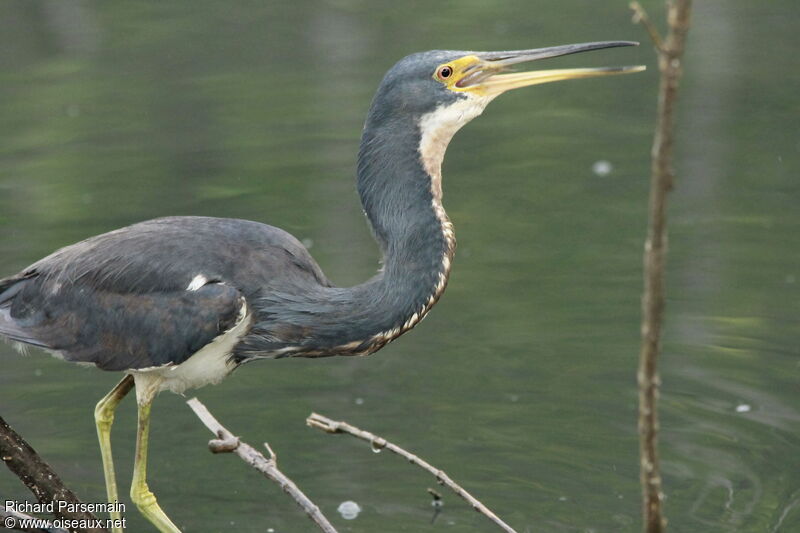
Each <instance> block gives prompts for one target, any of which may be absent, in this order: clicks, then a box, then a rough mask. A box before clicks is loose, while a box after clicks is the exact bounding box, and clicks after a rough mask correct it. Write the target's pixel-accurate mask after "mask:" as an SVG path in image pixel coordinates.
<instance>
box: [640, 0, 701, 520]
mask: <svg viewBox="0 0 800 533" xmlns="http://www.w3.org/2000/svg"><path fill="white" fill-rule="evenodd" d="M667 6H668V21H669V31H668V33H667V39H666V41H665V42H664V43H662V45H661V46H658V47H657V48H658V64H659V71H660V73H661V81H660V84H659V91H658V118H657V123H656V132H655V136H654V139H653V148H652V152H651V155H652V165H651V178H650V200H649V216H648V231H647V241H646V243H645V248H644V293H643V295H642V345H641V351H640V353H639V371H638V374H637V378H638V383H639V454H640V461H641V464H640V478H641V484H642V514H643V518H644V524H643V526H644V531H646V532H647V533H661V532H662V531H664V529H665V528H666V519H665V518H664V515H663V510H662V502H663V500H664V494H663V492H662V488H661V473H660V468H659V460H658V391H659V387H660V384H661V382H660V378H659V376H658V367H657V364H658V357H659V353H660V351H661V330H662V322H663V312H664V263H665V258H666V254H667V218H666V214H667V194H668V193H669V191H670V190H671V189H672V186H673V171H672V147H673V139H674V136H673V121H674V120H673V116H674V108H675V99H676V96H677V92H678V82H679V80H680V77H681V73H682V70H681V58H682V56H683V50H684V46H685V43H686V34H687V32H688V31H689V19H690V13H691V0H675V1H668V2H667ZM643 20H644V19H643ZM645 26H647V24H646V23H645Z"/></svg>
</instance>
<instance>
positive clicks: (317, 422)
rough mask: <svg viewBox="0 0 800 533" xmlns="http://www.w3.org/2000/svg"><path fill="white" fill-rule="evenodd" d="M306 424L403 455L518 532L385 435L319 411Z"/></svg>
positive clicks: (509, 530)
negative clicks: (375, 433)
mask: <svg viewBox="0 0 800 533" xmlns="http://www.w3.org/2000/svg"><path fill="white" fill-rule="evenodd" d="M306 424H308V425H309V426H311V427H312V428H317V429H320V430H322V431H324V432H326V433H348V434H350V435H352V436H354V437H356V438H359V439H361V440H365V441H367V442H369V443H370V445H371V446H372V449H373V450H383V449H386V450H389V451H390V452H392V453H394V454H397V455H399V456H400V457H403V458H404V459H406V460H407V461H408V462H409V463H411V464H415V465H417V466H418V467H420V468H422V469H423V470H427V471H428V472H430V473H431V474H432V475H433V476H434V477H435V478H436V480H437V481H438V482H439V483H440V484H442V485H444V486H446V487H447V488H449V489H450V490H452V491H453V492H455V493H456V494H458V495H459V496H460V497H461V498H463V499H464V500H466V502H467V503H469V504H470V505H471V506H472V508H473V509H475V510H476V511H478V512H479V513H481V514H483V515H485V516H486V517H488V518H489V520H491V521H492V522H494V523H495V524H496V525H497V526H499V527H500V528H501V529H503V530H504V531H506V532H507V533H516V531H515V530H514V529H513V528H512V527H511V526H509V525H508V524H506V523H505V522H503V521H502V520H501V519H500V518H499V517H498V516H497V515H496V514H494V513H493V512H492V511H491V510H490V509H489V508H488V507H486V506H485V505H484V504H483V503H481V502H480V501H479V500H478V499H477V498H475V497H474V496H473V495H472V494H470V493H469V492H467V491H466V490H465V489H464V488H462V487H461V486H460V485H459V484H457V483H456V482H455V481H453V480H452V479H450V476H448V475H447V474H446V473H445V472H444V471H443V470H439V469H438V468H435V467H433V466H432V465H431V464H430V463H428V462H427V461H425V460H424V459H422V458H420V457H418V456H416V455H414V454H413V453H410V452H407V451H406V450H404V449H403V448H401V447H400V446H398V445H396V444H393V443H391V442H389V441H387V440H386V439H384V438H383V437H378V436H377V435H373V434H372V433H370V432H369V431H364V430H363V429H359V428H357V427H355V426H352V425H350V424H348V423H347V422H342V421H336V420H331V419H330V418H328V417H326V416H323V415H320V414H317V413H311V415H310V416H309V417H308V418H307V419H306Z"/></svg>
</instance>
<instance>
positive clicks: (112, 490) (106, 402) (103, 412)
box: [94, 375, 133, 533]
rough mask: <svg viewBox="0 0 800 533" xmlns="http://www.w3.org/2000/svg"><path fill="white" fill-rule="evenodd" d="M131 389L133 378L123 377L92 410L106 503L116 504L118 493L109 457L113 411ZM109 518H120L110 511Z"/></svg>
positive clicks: (118, 530) (114, 531)
mask: <svg viewBox="0 0 800 533" xmlns="http://www.w3.org/2000/svg"><path fill="white" fill-rule="evenodd" d="M132 388H133V376H130V375H128V376H125V377H124V378H123V379H122V381H120V382H119V383H117V386H116V387H114V388H113V389H111V392H109V393H108V394H106V395H105V397H103V399H102V400H100V401H99V402H97V406H96V407H95V408H94V421H95V424H96V425H97V438H98V439H99V440H100V454H101V455H102V457H103V473H104V474H105V478H106V495H107V496H108V503H117V502H118V501H119V493H118V492H117V478H116V476H115V475H114V459H113V458H112V456H111V424H113V423H114V410H115V409H116V408H117V405H119V402H120V401H122V399H123V398H124V397H125V395H126V394H128V393H129V392H130V390H131V389H132ZM110 514H111V518H112V519H114V520H117V523H119V522H118V519H119V518H121V516H120V513H119V511H112V512H111V513H110ZM112 531H113V533H122V529H121V528H118V527H117V528H112Z"/></svg>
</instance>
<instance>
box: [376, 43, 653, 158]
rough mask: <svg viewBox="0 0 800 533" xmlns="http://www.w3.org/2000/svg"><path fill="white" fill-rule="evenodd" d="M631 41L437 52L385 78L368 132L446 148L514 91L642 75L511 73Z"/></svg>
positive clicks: (404, 62) (616, 70) (609, 70)
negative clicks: (413, 133) (409, 127)
mask: <svg viewBox="0 0 800 533" xmlns="http://www.w3.org/2000/svg"><path fill="white" fill-rule="evenodd" d="M637 44H638V43H636V42H631V41H604V42H594V43H583V44H570V45H564V46H554V47H549V48H537V49H532V50H514V51H504V52H459V51H448V50H434V51H430V52H422V53H418V54H413V55H410V56H407V57H405V58H403V59H401V60H400V61H399V62H398V63H397V64H395V65H394V66H393V67H392V68H391V69H390V70H389V72H387V73H386V76H385V77H384V79H383V81H382V82H381V85H380V87H379V89H378V92H377V94H376V95H375V99H374V100H373V103H372V107H371V109H370V113H369V117H368V119H367V126H368V127H370V126H376V125H381V124H388V125H390V126H395V127H397V128H398V129H400V130H402V129H403V128H402V127H403V125H406V124H408V121H409V120H410V121H411V123H412V124H414V125H418V126H419V128H418V131H419V133H420V135H421V136H422V137H426V136H427V137H428V138H429V140H430V139H433V140H435V141H436V142H437V144H443V145H444V146H446V144H447V142H449V141H450V138H451V137H452V135H453V134H455V132H456V131H457V130H458V129H459V128H460V127H461V126H463V125H464V124H466V123H467V122H469V121H470V120H472V119H473V118H475V117H476V116H478V115H480V113H481V112H482V111H483V109H484V108H485V107H486V106H487V105H488V104H489V102H491V101H492V100H493V99H495V98H496V97H497V96H499V95H501V94H503V93H504V92H507V91H510V90H511V89H518V88H520V87H527V86H529V85H537V84H541V83H549V82H552V81H560V80H570V79H579V78H592V77H595V76H608V75H615V74H627V73H631V72H640V71H642V70H644V69H645V67H644V66H632V67H602V68H572V69H554V70H535V71H526V72H509V70H510V69H511V68H512V67H513V66H515V65H518V64H520V63H524V62H528V61H535V60H539V59H546V58H551V57H558V56H564V55H569V54H575V53H579V52H586V51H589V50H599V49H602V48H614V47H619V46H635V45H637Z"/></svg>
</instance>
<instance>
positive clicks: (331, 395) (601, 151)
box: [0, 0, 800, 532]
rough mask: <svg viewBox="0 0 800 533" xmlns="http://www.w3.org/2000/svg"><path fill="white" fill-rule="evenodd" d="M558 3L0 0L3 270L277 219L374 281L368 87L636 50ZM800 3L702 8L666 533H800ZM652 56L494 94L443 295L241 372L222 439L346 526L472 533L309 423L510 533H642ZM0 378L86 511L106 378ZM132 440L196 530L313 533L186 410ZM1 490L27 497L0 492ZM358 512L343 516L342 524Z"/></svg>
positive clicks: (128, 412)
mask: <svg viewBox="0 0 800 533" xmlns="http://www.w3.org/2000/svg"><path fill="white" fill-rule="evenodd" d="M578 6H579V4H578V3H575V4H567V5H564V3H563V2H557V1H555V0H546V1H543V2H539V3H537V6H536V9H535V11H532V10H531V8H530V5H529V4H528V3H527V2H521V1H512V0H509V1H496V2H478V3H476V2H463V3H460V4H459V5H458V7H457V8H456V7H455V6H451V5H448V4H446V3H437V4H435V5H427V4H426V5H425V6H422V5H421V4H420V5H416V4H401V5H397V4H396V3H391V2H369V3H366V2H362V1H360V0H351V1H336V2H333V1H330V2H321V3H320V2H316V3H314V2H306V1H299V2H292V3H288V4H280V5H265V4H262V3H251V2H242V3H236V4H234V5H228V4H224V5H223V4H219V3H216V2H208V1H199V2H194V3H193V4H192V9H191V10H186V9H185V8H184V6H183V5H180V4H167V5H160V4H159V5H144V4H127V5H123V4H121V3H97V2H72V1H69V2H23V1H9V2H5V3H3V4H2V6H0V44H1V45H2V46H0V65H2V69H0V97H1V98H2V100H1V102H2V103H0V123H2V124H3V126H4V127H3V128H1V129H0V273H3V274H5V273H9V274H10V273H12V272H15V271H16V270H17V269H19V268H22V267H24V266H26V265H27V264H29V263H30V262H32V261H34V260H36V259H38V258H39V257H41V256H43V255H45V254H47V253H49V252H50V251H52V250H53V249H55V248H57V247H59V246H63V245H65V244H68V243H71V242H74V241H76V240H79V239H81V238H84V237H87V236H89V235H92V234H95V233H99V232H102V231H107V230H110V229H113V228H115V227H119V226H121V225H125V224H129V223H132V222H135V221H138V220H142V219H146V218H151V217H156V216H162V215H167V214H204V215H214V216H230V217H241V218H249V219H256V220H261V221H264V222H268V223H272V224H276V225H279V226H281V227H283V228H285V229H287V230H288V231H290V232H292V233H293V234H294V235H296V236H297V237H298V238H300V239H302V240H304V242H306V243H308V244H309V245H313V246H311V251H312V253H313V254H314V255H315V257H316V258H317V259H318V260H319V262H320V264H321V265H322V266H323V267H324V268H325V270H326V272H327V274H328V275H329V276H330V277H331V278H332V279H334V280H336V281H337V283H340V284H344V285H347V284H354V283H358V282H360V281H362V280H364V279H366V278H367V277H369V276H370V275H371V274H372V273H373V272H374V270H375V269H376V268H377V260H378V257H377V250H376V247H375V245H374V244H373V242H372V240H371V237H370V235H369V231H368V230H367V228H366V225H365V223H364V221H363V218H362V215H361V213H360V210H359V205H358V202H357V199H356V197H355V193H354V190H353V189H354V187H353V178H352V176H353V165H354V159H355V153H356V149H357V143H358V134H359V131H360V127H361V124H362V121H363V115H364V113H365V111H366V108H367V105H368V103H369V99H370V98H371V95H372V92H373V91H374V89H375V87H376V86H377V83H378V81H379V79H380V77H381V75H382V74H383V72H384V71H385V70H386V69H387V68H388V67H389V66H390V65H391V64H392V62H394V61H395V60H396V59H398V58H400V57H402V56H403V55H405V54H407V53H410V52H413V51H418V50H421V49H430V48H459V49H465V48H466V49H470V48H471V49H501V48H523V47H531V46H546V45H550V44H561V43H565V42H578V41H590V40H601V39H616V38H639V39H644V38H645V36H644V35H643V33H642V32H641V30H640V29H639V28H636V27H633V26H630V25H629V22H628V14H627V13H626V12H625V11H624V6H621V5H613V3H608V4H603V5H594V4H593V5H591V6H587V5H582V4H581V5H580V9H577V7H578ZM793 9H794V10H796V7H795V5H794V3H793V2H790V1H789V0H776V1H775V2H772V3H770V4H769V8H767V6H766V4H764V5H761V4H753V3H749V2H744V1H743V0H731V1H729V2H724V3H719V2H717V3H701V4H698V5H697V6H696V10H697V11H696V16H695V22H696V29H695V30H694V31H693V34H692V40H691V43H690V47H691V48H690V53H689V57H688V61H687V64H686V69H687V77H686V79H685V82H684V85H683V93H682V95H681V98H682V100H681V116H680V121H679V126H680V128H681V134H682V142H681V145H680V146H679V147H678V148H679V150H678V155H679V160H678V162H677V167H678V171H679V175H680V179H679V183H678V189H677V190H676V194H675V197H674V204H673V209H672V212H671V220H672V232H671V240H670V244H671V256H670V273H669V278H670V279H669V290H670V292H669V294H670V299H669V302H668V327H667V334H668V336H667V338H666V340H665V354H664V357H663V369H664V371H663V381H664V391H663V395H662V400H663V402H662V413H663V416H662V428H663V434H662V436H663V439H662V444H661V450H662V454H663V459H664V478H665V488H666V490H667V494H668V501H667V512H668V514H669V518H670V525H671V526H672V527H673V528H674V530H675V531H752V532H763V531H775V532H778V531H794V530H797V529H800V491H798V487H800V459H798V458H800V437H798V430H800V412H798V407H797V399H798V392H800V391H799V390H798V378H800V364H798V361H799V360H800V359H798V356H799V355H800V349H799V348H798V343H797V331H798V330H797V327H798V317H799V316H800V281H798V280H800V271H799V270H798V265H800V248H799V247H798V246H797V234H798V230H800V214H798V210H797V208H796V206H797V202H798V199H799V198H800V196H799V195H800V189H799V188H798V185H797V180H796V176H797V173H798V170H800V165H798V160H799V159H800V157H799V156H798V153H799V152H800V138H798V136H797V131H796V128H795V127H794V123H793V122H792V120H793V117H794V116H796V113H792V112H791V110H793V109H795V108H796V105H797V104H796V91H795V90H794V89H793V87H795V88H796V87H797V86H798V81H800V80H798V76H800V69H798V68H796V66H797V65H796V61H797V60H796V59H792V58H794V57H795V54H794V50H796V49H797V46H798V45H800V43H799V42H798V37H797V36H796V32H795V29H794V28H793V27H792V24H791V21H792V20H795V19H796V16H795V17H794V19H793V18H792V16H791V11H792V10H793ZM654 15H655V13H654ZM599 21H602V22H599ZM742 42H746V43H748V44H747V46H741V43H742ZM651 57H652V56H651V53H650V51H649V50H648V47H647V46H643V47H641V48H640V49H638V50H614V51H606V52H602V53H601V52H598V53H596V54H595V55H584V56H582V57H580V58H578V57H575V58H563V59H561V60H557V61H554V62H553V63H552V65H556V63H558V65H564V66H592V65H601V64H636V63H640V62H647V63H650V64H651V69H650V70H649V71H648V72H647V73H645V74H642V75H637V76H628V77H625V78H616V79H598V80H588V81H584V82H574V83H571V84H567V83H565V84H563V85H552V86H542V87H539V88H535V89H531V90H529V91H527V92H520V93H518V94H512V95H508V96H507V97H505V98H502V99H500V100H498V101H497V102H496V103H493V104H492V106H490V107H489V109H488V110H487V111H486V113H485V114H484V116H482V117H480V118H479V119H478V120H476V121H475V122H474V123H472V124H470V125H469V126H467V127H466V128H465V130H464V131H463V132H461V133H459V134H458V136H457V137H456V139H455V140H454V142H453V146H452V147H451V149H450V151H449V153H448V158H447V160H446V161H445V169H444V173H445V192H446V199H445V204H446V206H447V208H448V212H449V214H450V215H451V218H452V219H453V221H454V223H455V225H456V229H457V234H458V238H459V249H458V253H457V256H456V262H455V265H454V272H453V277H452V279H451V282H450V285H449V288H448V291H447V293H446V295H445V296H444V298H443V299H442V301H441V303H440V304H439V305H438V306H437V308H436V309H435V310H434V311H433V312H432V314H431V315H430V317H429V318H428V319H427V320H426V321H425V323H424V324H423V325H421V326H420V327H418V328H417V329H416V330H415V331H414V332H413V333H411V334H409V335H407V336H405V337H403V338H402V339H401V340H399V341H398V342H396V343H394V344H392V345H391V346H389V347H387V348H386V349H385V350H383V351H382V352H381V353H380V354H379V355H376V356H374V357H370V358H366V359H332V360H324V361H300V360H294V361H274V362H265V363H262V364H252V365H249V366H247V367H245V368H242V369H241V370H240V371H238V372H236V373H235V374H234V375H233V376H231V377H230V378H229V379H228V380H227V381H226V382H224V383H223V384H221V385H219V386H217V387H211V388H207V389H203V390H201V391H199V392H198V395H199V396H200V397H201V398H202V399H203V401H204V402H205V403H206V404H207V405H208V406H209V407H210V408H211V409H212V410H213V411H214V413H215V414H216V415H217V416H218V417H219V418H220V420H222V421H223V422H224V423H225V424H226V425H227V426H228V427H229V428H230V429H231V430H232V431H234V432H236V433H239V434H241V435H242V436H243V437H244V438H245V439H247V440H249V441H251V442H258V440H259V439H261V440H262V441H263V440H268V441H269V442H270V445H271V446H272V447H273V449H275V450H276V452H277V454H278V456H279V460H280V462H281V467H282V469H283V470H284V471H285V472H286V473H287V474H288V475H290V476H292V477H293V478H294V479H295V480H296V481H297V483H298V484H299V485H300V486H301V487H302V488H303V489H304V490H305V492H306V493H307V494H309V496H310V497H312V498H313V499H314V500H315V501H316V503H318V504H319V505H320V506H321V507H322V509H323V510H324V511H325V512H326V513H327V515H328V516H329V517H330V518H331V519H332V520H333V521H334V522H335V523H336V525H337V527H339V528H341V529H340V530H341V531H429V530H434V529H447V528H449V529H452V530H453V531H475V532H477V531H486V530H487V528H489V527H490V525H489V524H488V523H487V522H486V520H485V519H484V518H482V517H480V516H478V515H476V513H474V512H473V511H472V510H470V509H469V508H468V506H466V505H465V504H463V503H462V502H461V501H459V500H458V499H457V498H456V497H454V496H452V495H450V494H444V495H443V497H444V501H445V504H446V505H445V506H444V507H442V508H441V513H440V515H439V516H438V518H437V519H436V520H435V521H434V522H433V523H431V509H430V495H429V494H428V493H427V491H426V489H427V488H428V487H429V486H431V483H432V481H431V480H430V479H428V478H426V477H424V475H423V474H421V473H419V472H416V471H414V469H413V468H410V467H408V466H407V465H405V464H404V463H403V461H400V460H398V459H397V458H395V457H392V456H387V455H386V454H381V455H374V454H371V453H369V446H368V445H364V444H363V443H359V442H355V441H352V442H351V440H348V439H346V438H344V437H336V436H327V435H323V434H321V433H318V432H314V431H311V430H308V429H307V428H305V426H304V420H305V417H306V415H307V414H308V413H309V412H310V411H312V410H314V411H319V412H321V413H324V414H327V415H329V416H332V417H334V418H342V419H347V420H349V421H351V422H352V423H354V424H356V425H358V426H360V427H364V428H366V429H369V430H371V431H373V432H375V433H378V434H381V435H383V436H385V437H387V438H390V439H391V440H393V441H395V442H397V443H398V444H400V445H402V446H404V447H407V448H408V449H410V450H413V451H415V452H417V453H419V454H421V455H423V456H425V457H426V459H428V460H429V461H430V462H431V463H433V464H435V465H437V466H439V467H441V468H444V469H445V470H447V471H448V473H449V474H451V475H452V476H453V477H454V478H456V479H457V480H459V481H460V482H462V483H463V484H464V486H465V487H467V488H468V489H470V490H471V491H472V492H474V493H475V494H476V495H477V496H478V497H479V498H481V499H482V500H484V502H485V503H486V504H487V505H489V507H491V508H493V509H494V510H496V511H497V512H498V514H500V515H501V516H502V517H503V518H504V519H505V520H506V521H508V522H509V523H511V524H513V525H514V526H515V527H517V528H518V529H519V530H520V531H521V532H522V531H554V532H555V531H636V530H638V520H639V518H638V515H639V500H638V498H639V487H638V461H637V458H636V453H637V441H636V429H635V420H636V391H635V380H634V372H635V370H634V369H635V367H636V356H637V353H638V311H639V302H638V298H639V290H640V251H641V242H642V236H643V233H644V223H645V212H644V208H645V198H646V194H647V183H646V182H647V179H646V176H647V172H648V164H649V163H648V160H647V157H648V150H649V143H650V132H651V130H652V114H653V109H652V108H653V103H654V101H653V98H654V91H655V81H656V78H655V72H654V70H655V69H654V68H653V67H652V61H651ZM792 61H794V62H795V65H794V66H793V65H791V64H790V63H791V62H792ZM792 67H794V68H792ZM775 80H781V83H775ZM0 363H1V365H0V368H2V372H0V414H2V415H3V416H4V417H5V418H7V419H8V420H9V421H10V422H11V423H12V424H13V425H14V426H15V427H16V428H17V429H18V430H19V431H20V432H21V433H23V434H24V435H25V436H26V437H27V438H28V439H29V440H30V441H31V442H32V443H33V444H34V446H36V448H37V449H38V450H39V451H40V452H41V453H42V454H43V455H44V456H45V457H47V458H48V459H49V460H51V461H52V462H53V464H54V465H55V466H56V468H57V469H58V470H59V471H60V472H61V473H62V474H63V475H64V477H65V478H66V479H67V480H68V482H69V483H70V484H71V485H72V486H74V488H75V489H76V490H77V491H78V492H79V493H80V494H81V495H82V496H83V497H84V499H86V500H88V501H97V500H101V499H102V498H103V494H104V488H103V481H102V473H101V469H100V460H99V454H98V453H97V451H96V445H95V442H94V441H95V437H94V427H93V420H92V416H91V413H92V406H93V405H94V402H95V401H96V400H97V399H98V398H99V397H100V396H101V395H102V394H104V393H105V392H106V390H107V389H109V388H110V387H111V386H112V385H113V384H114V382H115V380H116V379H117V377H118V376H115V375H111V374H106V373H102V372H98V371H94V370H87V369H82V368H77V367H75V366H71V365H65V364H63V363H60V362H58V361H55V360H53V359H51V358H49V357H47V356H43V355H41V354H38V353H37V354H33V355H31V356H29V357H21V356H18V355H17V354H15V353H13V352H12V351H11V350H10V349H8V348H7V347H5V346H0ZM743 406H747V407H748V408H744V407H743ZM134 415H135V414H134V408H133V405H132V402H127V403H125V404H123V406H122V407H121V409H120V412H119V415H118V417H117V424H116V425H115V428H114V431H115V433H114V439H115V459H116V461H117V465H118V469H119V470H120V472H119V477H120V483H121V484H122V485H123V486H125V485H127V484H128V483H129V482H130V473H129V472H128V470H129V468H126V466H128V465H132V462H133V457H132V454H133V435H134V427H135V420H134V417H135V416H134ZM153 416H154V420H153V429H152V446H151V448H152V454H151V470H150V471H151V484H152V487H153V489H154V491H155V492H156V493H157V494H158V495H159V499H160V500H161V502H162V504H163V506H164V508H165V509H166V510H167V512H168V513H169V514H170V515H171V516H172V517H173V518H174V519H175V520H176V521H177V522H178V523H179V524H180V525H181V526H182V527H183V528H184V529H185V531H187V532H191V531H223V530H230V529H232V528H235V529H236V530H237V531H264V530H265V529H269V528H271V529H272V530H274V531H276V532H278V531H279V532H290V531H307V530H308V527H309V524H308V522H307V521H306V519H305V518H304V516H303V515H302V513H301V512H300V511H298V510H297V509H295V507H294V505H293V504H292V503H291V502H290V501H288V499H287V498H285V497H284V496H283V494H282V493H281V491H280V489H278V488H277V487H272V486H268V485H265V484H264V483H263V482H262V480H261V479H258V478H257V476H252V475H251V474H250V472H247V471H246V468H245V467H244V466H243V465H239V464H236V463H235V462H234V461H233V460H231V461H227V460H226V459H225V458H222V457H212V456H210V455H209V454H208V453H207V451H206V447H205V442H206V441H207V435H206V432H205V430H204V428H202V427H201V424H199V423H198V422H197V420H196V419H194V417H193V415H192V414H191V412H190V411H189V410H188V409H187V408H186V406H185V405H184V403H183V399H181V398H180V397H177V396H174V395H169V394H165V395H162V396H161V397H160V398H159V399H158V400H157V402H156V404H155V408H154V411H153ZM0 496H3V497H6V498H24V497H25V491H24V489H23V488H22V487H21V486H20V485H19V483H18V482H17V481H16V480H15V479H14V478H13V477H12V476H10V475H9V474H3V473H0ZM348 501H353V502H358V504H357V505H358V506H359V509H360V512H359V514H358V516H357V517H356V518H355V519H354V520H352V521H345V520H344V519H342V518H341V517H340V516H339V515H338V513H336V510H337V508H338V507H339V505H340V504H341V503H342V502H348ZM128 518H129V520H130V521H131V524H132V526H131V528H132V530H134V531H138V530H142V531H146V530H148V529H147V526H146V525H145V524H144V523H143V522H142V520H141V519H140V518H139V517H138V515H137V514H136V513H129V517H128Z"/></svg>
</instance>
